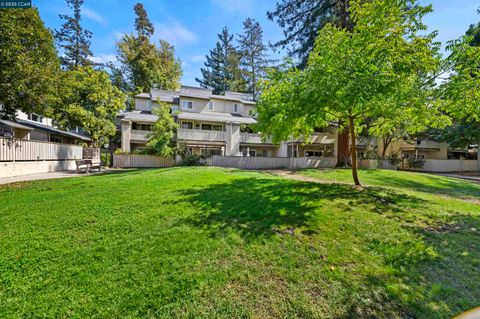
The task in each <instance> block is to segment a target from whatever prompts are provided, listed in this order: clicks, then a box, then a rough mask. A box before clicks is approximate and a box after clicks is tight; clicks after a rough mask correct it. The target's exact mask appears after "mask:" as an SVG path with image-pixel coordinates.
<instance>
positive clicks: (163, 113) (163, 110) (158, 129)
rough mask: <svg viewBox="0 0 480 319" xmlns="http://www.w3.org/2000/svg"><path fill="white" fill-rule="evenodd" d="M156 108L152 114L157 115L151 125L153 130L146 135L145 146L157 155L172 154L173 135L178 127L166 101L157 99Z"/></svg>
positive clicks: (173, 146)
mask: <svg viewBox="0 0 480 319" xmlns="http://www.w3.org/2000/svg"><path fill="white" fill-rule="evenodd" d="M158 105H159V107H158V108H155V109H154V110H153V114H155V115H156V116H158V119H157V121H156V122H155V124H154V125H153V132H152V133H151V134H150V135H149V136H148V139H149V140H148V142H147V147H148V148H149V149H150V150H151V152H153V153H155V154H156V155H159V156H173V155H174V154H175V144H174V141H173V139H174V137H175V133H176V131H177V128H178V124H177V123H175V120H174V119H173V116H172V114H170V106H169V105H168V103H165V102H161V101H160V100H159V101H158Z"/></svg>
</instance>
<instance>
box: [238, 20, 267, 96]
mask: <svg viewBox="0 0 480 319" xmlns="http://www.w3.org/2000/svg"><path fill="white" fill-rule="evenodd" d="M238 43H239V48H238V49H239V51H240V55H241V59H240V60H241V66H242V69H243V74H244V76H245V78H246V81H247V93H250V94H252V96H253V99H254V100H256V99H257V98H258V95H259V91H258V81H259V80H260V79H261V78H262V77H264V75H265V68H266V67H267V65H268V63H269V60H268V59H267V53H266V52H267V46H266V45H265V44H264V43H263V30H262V27H261V26H260V23H258V22H256V21H255V20H253V19H250V18H247V19H246V20H245V21H244V22H243V34H240V35H239V36H238Z"/></svg>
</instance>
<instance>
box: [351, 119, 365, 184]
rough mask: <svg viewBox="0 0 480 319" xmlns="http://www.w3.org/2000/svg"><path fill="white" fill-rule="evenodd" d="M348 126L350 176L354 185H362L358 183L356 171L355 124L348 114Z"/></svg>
mask: <svg viewBox="0 0 480 319" xmlns="http://www.w3.org/2000/svg"><path fill="white" fill-rule="evenodd" d="M348 120H349V127H350V136H351V141H352V150H351V153H352V176H353V181H354V182H355V185H356V186H362V184H360V180H359V179H358V171H357V145H356V143H357V141H356V137H355V126H354V122H353V117H352V116H349V118H348Z"/></svg>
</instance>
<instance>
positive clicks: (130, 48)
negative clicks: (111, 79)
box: [117, 3, 182, 94]
mask: <svg viewBox="0 0 480 319" xmlns="http://www.w3.org/2000/svg"><path fill="white" fill-rule="evenodd" d="M134 11H135V14H136V19H135V30H136V34H129V35H125V36H123V38H122V39H121V40H120V41H119V42H118V43H117V47H118V56H117V58H118V60H119V61H120V62H121V64H122V68H121V69H122V71H123V72H124V73H125V74H126V80H127V83H128V86H129V87H130V88H131V90H132V93H133V94H135V93H140V92H148V91H149V90H150V89H151V88H162V89H175V88H177V87H178V86H179V81H180V77H181V75H182V70H181V64H180V61H179V60H178V59H176V58H175V49H174V47H173V46H171V45H170V44H169V43H168V42H166V41H164V40H160V47H157V46H156V45H155V44H154V43H152V42H151V40H150V38H151V36H152V35H153V33H154V27H153V25H152V23H151V22H150V20H149V19H148V15H147V12H146V10H145V8H144V7H143V5H142V4H140V3H137V4H136V5H135V7H134Z"/></svg>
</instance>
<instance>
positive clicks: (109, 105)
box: [54, 66, 125, 147]
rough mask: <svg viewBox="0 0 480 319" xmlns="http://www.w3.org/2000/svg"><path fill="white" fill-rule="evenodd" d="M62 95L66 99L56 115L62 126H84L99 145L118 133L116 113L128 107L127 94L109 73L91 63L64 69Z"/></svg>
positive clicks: (71, 127)
mask: <svg viewBox="0 0 480 319" xmlns="http://www.w3.org/2000/svg"><path fill="white" fill-rule="evenodd" d="M58 94H59V95H61V97H62V99H61V101H60V102H59V105H58V106H57V109H56V112H55V113H54V114H55V116H54V117H55V120H56V122H57V123H58V125H59V126H60V127H62V128H64V129H74V128H75V127H81V128H82V129H84V130H85V131H86V132H87V133H88V134H89V135H90V138H91V139H92V141H93V143H94V145H95V146H96V147H100V146H102V145H103V144H105V143H107V142H108V139H109V137H111V136H113V135H114V134H115V131H116V127H115V124H114V120H115V116H116V115H117V114H118V112H119V111H120V110H121V109H123V108H124V106H125V104H124V103H125V95H124V94H123V93H122V92H121V91H120V90H119V89H118V88H116V87H115V86H113V85H112V82H111V81H110V78H109V76H108V74H107V73H106V72H104V71H97V70H94V69H93V68H92V67H90V66H87V67H77V68H76V69H74V70H72V71H67V72H63V74H62V81H61V86H60V88H59V91H58Z"/></svg>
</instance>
